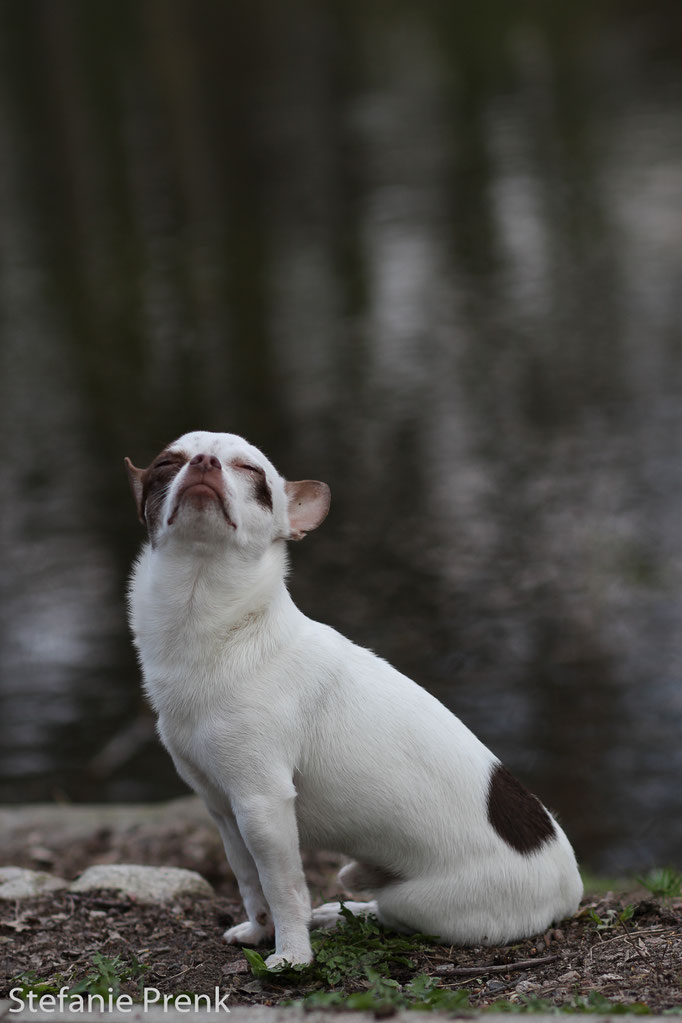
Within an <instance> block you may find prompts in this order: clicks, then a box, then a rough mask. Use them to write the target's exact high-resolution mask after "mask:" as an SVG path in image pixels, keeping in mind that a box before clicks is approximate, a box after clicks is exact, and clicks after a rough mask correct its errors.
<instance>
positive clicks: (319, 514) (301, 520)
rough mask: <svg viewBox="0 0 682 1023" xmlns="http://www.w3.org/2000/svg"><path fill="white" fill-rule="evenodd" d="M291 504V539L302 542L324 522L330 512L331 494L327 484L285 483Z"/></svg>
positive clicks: (317, 482) (312, 482)
mask: <svg viewBox="0 0 682 1023" xmlns="http://www.w3.org/2000/svg"><path fill="white" fill-rule="evenodd" d="M284 489H285V490H286V495H287V500H288V502H289V527H290V533H289V539H290V540H302V539H303V537H304V536H305V535H306V533H309V532H310V531H311V529H317V527H318V526H319V525H320V523H321V522H324V520H325V518H326V517H327V512H328V511H329V504H330V502H331V492H330V490H329V487H328V486H327V484H326V483H320V482H319V481H318V480H298V482H296V483H285V485H284Z"/></svg>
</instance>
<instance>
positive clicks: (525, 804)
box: [488, 764, 556, 854]
mask: <svg viewBox="0 0 682 1023" xmlns="http://www.w3.org/2000/svg"><path fill="white" fill-rule="evenodd" d="M488 821H489V822H490V824H491V825H492V827H493V828H494V829H495V831H496V832H497V834H498V835H499V836H500V838H501V839H502V840H503V841H505V842H506V843H507V845H509V846H511V848H512V849H515V850H516V852H519V853H524V854H528V853H532V852H536V851H537V850H538V849H540V848H541V846H543V845H544V843H545V842H548V841H549V840H550V839H551V838H554V836H555V835H556V830H555V828H554V822H553V820H552V818H551V817H550V816H549V814H548V813H547V811H546V810H545V808H544V806H543V805H542V803H541V802H540V800H539V799H538V798H537V796H534V795H533V794H532V793H530V792H529V791H528V789H527V788H525V787H524V786H523V785H522V784H521V782H520V781H517V779H516V778H515V777H514V775H513V774H512V773H511V772H510V771H508V770H507V768H506V767H504V766H503V765H502V764H495V765H494V766H493V769H492V771H491V774H490V781H489V784H488Z"/></svg>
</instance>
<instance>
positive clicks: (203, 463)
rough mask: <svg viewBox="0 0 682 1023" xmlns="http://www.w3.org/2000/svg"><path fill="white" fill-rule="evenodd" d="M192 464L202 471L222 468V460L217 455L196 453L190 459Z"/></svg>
mask: <svg viewBox="0 0 682 1023" xmlns="http://www.w3.org/2000/svg"><path fill="white" fill-rule="evenodd" d="M189 464H190V465H193V466H194V467H195V468H196V469H201V471H202V472H209V471H210V470H211V469H221V468H222V466H221V464H220V460H219V459H217V458H216V456H215V455H195V456H194V458H191V459H190V463H189Z"/></svg>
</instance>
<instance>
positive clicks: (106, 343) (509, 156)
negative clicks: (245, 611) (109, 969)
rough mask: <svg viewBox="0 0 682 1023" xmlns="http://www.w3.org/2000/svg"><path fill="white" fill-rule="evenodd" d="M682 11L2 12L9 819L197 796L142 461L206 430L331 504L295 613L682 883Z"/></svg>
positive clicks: (1, 758)
mask: <svg viewBox="0 0 682 1023" xmlns="http://www.w3.org/2000/svg"><path fill="white" fill-rule="evenodd" d="M680 12H681V8H680V7H679V5H677V6H676V5H672V4H670V3H668V2H663V0H648V2H647V3H646V4H644V3H641V2H634V0H624V2H622V0H621V2H615V0H613V2H597V3H595V2H594V0H573V2H571V3H570V4H558V3H549V4H547V3H540V2H529V3H525V2H522V3H513V4H510V3H508V2H507V0H484V2H482V3H479V4H463V3H462V4H459V3H456V2H439V0H425V2H422V3H420V4H411V3H405V2H401V0H396V2H392V3H389V2H388V0H386V2H381V0H370V2H360V0H338V2H336V3H333V2H330V3H315V2H312V0H311V2H309V3H306V2H305V0H300V2H299V0H281V2H277V3H272V2H270V3H268V2H266V0H230V2H224V3H218V2H212V0H196V2H189V0H188V2H182V0H172V2H167V0H144V2H139V0H117V2H110V0H103V2H102V0H100V2H98V3H92V2H91V0H69V2H62V3H56V2H53V0H28V2H25V3H5V4H3V5H2V6H0V339H1V346H2V348H1V356H0V358H1V363H0V416H1V417H2V418H1V421H2V438H3V444H2V449H3V450H2V456H1V457H0V488H1V490H2V495H3V517H2V548H1V551H0V556H1V559H2V565H3V572H2V584H1V585H2V609H1V613H0V630H1V635H0V649H1V655H2V681H1V688H0V700H1V702H2V706H1V708H0V801H4V802H21V801H33V800H53V799H57V800H59V799H68V800H74V801H80V800H148V799H157V798H162V797H167V796H171V795H174V794H177V793H179V792H181V791H182V785H181V783H180V782H179V781H178V780H177V779H176V777H175V775H174V772H173V769H172V766H171V764H170V761H169V759H168V757H167V755H166V754H165V753H164V752H163V751H162V749H161V748H160V747H159V746H158V744H156V742H155V740H154V738H153V735H152V734H151V731H150V728H149V725H148V718H146V717H145V710H144V706H143V703H142V699H141V697H140V694H139V685H138V673H137V668H136V664H135V660H134V656H133V653H132V651H131V647H130V643H129V638H128V634H127V628H126V623H125V608H124V590H125V580H126V575H127V572H128V567H129V564H130V561H131V559H132V557H133V556H134V553H135V551H136V548H137V545H138V543H139V542H140V540H141V529H140V527H139V525H138V523H137V522H136V519H135V513H134V508H133V504H132V500H131V498H130V495H129V493H128V489H127V482H126V479H125V475H124V472H123V464H122V460H123V456H124V455H129V456H130V457H131V458H132V460H133V461H134V462H135V463H136V464H138V465H146V464H147V463H148V461H149V460H150V459H151V458H152V457H153V455H154V454H155V453H156V452H157V451H158V450H159V449H160V448H161V447H162V445H163V444H164V443H165V442H166V441H168V440H170V439H172V438H174V437H176V436H178V435H179V434H181V433H183V432H184V431H186V430H188V429H195V428H203V429H217V430H227V431H230V432H237V433H241V434H243V435H245V436H247V437H248V438H249V439H250V440H251V441H252V442H253V443H255V444H257V445H258V446H260V447H262V448H263V449H264V450H265V451H266V452H267V453H268V454H269V455H270V456H271V458H272V459H273V461H274V462H275V464H276V465H278V467H279V468H280V470H281V471H282V472H283V473H284V474H285V475H287V476H288V477H290V478H301V477H313V478H320V479H324V480H326V481H327V482H328V483H329V484H330V486H331V488H332V495H333V501H332V512H331V514H330V517H329V519H328V520H327V522H326V523H325V525H324V527H323V528H322V529H320V530H319V531H318V532H317V533H316V534H313V535H312V536H311V537H310V538H308V539H307V540H306V542H305V543H304V544H300V545H296V548H295V550H293V551H292V555H293V566H294V567H293V577H292V581H291V585H292V590H293V593H294V595H295V598H296V599H297V601H298V602H299V604H300V605H301V606H302V607H303V609H304V610H306V611H307V612H308V613H310V614H312V615H313V616H314V617H318V618H320V619H321V620H324V621H326V622H328V623H330V624H332V625H335V626H336V627H338V628H340V629H341V630H342V631H344V632H345V633H346V634H348V635H350V636H351V637H352V638H353V639H355V640H356V641H358V642H359V643H362V644H365V645H368V646H371V647H372V648H373V649H375V650H376V651H377V652H379V653H380V654H382V655H383V656H385V657H387V658H388V659H389V660H391V661H392V662H393V663H394V664H396V665H397V666H398V667H399V668H401V669H402V670H403V671H405V672H406V673H408V674H409V675H411V676H412V677H414V678H416V679H417V680H418V681H419V682H420V683H422V684H423V685H425V686H427V687H428V688H429V689H431V690H432V691H433V692H435V693H436V694H437V695H438V696H439V697H440V698H441V699H443V700H444V701H445V702H446V703H447V704H448V705H449V706H451V707H452V708H453V709H454V710H455V711H456V712H457V713H458V714H459V715H460V716H461V717H462V718H463V719H464V720H465V722H466V723H467V724H469V726H470V727H471V728H473V730H474V731H475V732H476V733H477V734H478V735H480V736H481V738H482V739H483V740H484V741H486V742H487V743H488V744H489V745H490V746H491V747H492V748H493V749H494V750H495V752H496V753H497V754H498V755H499V756H500V757H501V758H502V759H503V760H504V761H505V762H506V763H507V764H508V766H509V767H510V768H511V769H512V770H514V771H515V772H516V773H517V774H519V775H520V776H521V777H522V778H523V780H524V781H525V782H526V783H527V784H529V785H530V786H531V787H533V789H534V790H535V791H537V792H538V794H540V795H541V796H542V797H543V799H544V800H545V801H546V802H548V804H549V805H550V806H552V807H554V808H555V809H556V810H557V811H558V812H559V815H560V817H561V819H562V821H563V823H564V825H565V827H566V829H567V830H568V832H569V834H570V835H571V837H572V839H573V840H574V843H575V845H576V848H577V850H578V853H579V855H580V857H581V858H582V860H583V861H584V862H585V863H586V864H588V865H589V866H591V867H592V868H593V869H594V870H598V871H610V872H618V871H625V870H634V869H643V868H645V867H646V866H648V865H650V864H653V863H666V862H675V861H676V862H677V863H678V864H679V863H680V862H681V861H682V786H681V785H680V777H681V769H682V743H681V732H682V628H681V623H682V332H681V330H680V321H681V319H682V286H681V285H682V275H681V269H682V267H681V260H680V253H681V249H682V246H681V242H682V214H681V210H682V63H681V60H680V58H681V57H682V36H681V35H680V33H679V29H680V21H681V18H680ZM112 739H114V740H115V741H114V744H113V746H112V745H111V741H112Z"/></svg>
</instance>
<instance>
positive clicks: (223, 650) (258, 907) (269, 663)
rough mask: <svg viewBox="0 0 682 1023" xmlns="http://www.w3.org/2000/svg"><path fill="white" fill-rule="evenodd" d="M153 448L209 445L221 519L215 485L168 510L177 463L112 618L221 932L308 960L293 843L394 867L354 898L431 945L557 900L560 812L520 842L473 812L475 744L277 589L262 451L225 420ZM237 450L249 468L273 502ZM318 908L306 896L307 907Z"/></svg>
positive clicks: (490, 928)
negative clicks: (121, 615) (211, 878)
mask: <svg viewBox="0 0 682 1023" xmlns="http://www.w3.org/2000/svg"><path fill="white" fill-rule="evenodd" d="M170 449H171V450H172V451H181V452H184V453H186V454H187V455H188V456H189V457H192V456H194V455H198V454H205V455H214V456H215V457H217V458H218V459H219V461H220V463H221V466H222V469H221V473H222V480H223V486H224V493H225V500H226V502H227V507H228V509H229V515H230V518H231V519H232V523H233V525H231V524H229V523H228V522H227V521H226V518H225V516H224V515H223V513H222V512H221V511H220V509H219V508H218V507H217V502H208V503H204V504H202V505H201V506H197V505H196V503H194V502H192V501H187V500H186V501H184V502H183V503H181V505H180V510H179V512H178V514H177V515H176V516H175V518H174V520H173V522H172V523H171V524H168V521H167V520H168V518H169V517H170V514H171V509H172V508H173V507H174V502H175V501H176V500H177V494H178V493H179V490H180V488H181V486H182V481H183V479H184V478H185V475H186V472H187V467H186V466H185V467H184V468H183V469H181V471H180V472H179V473H178V475H177V476H176V477H175V479H174V480H173V482H172V484H171V486H170V487H169V490H168V493H167V495H166V497H165V503H164V514H163V517H162V521H161V524H160V526H159V527H158V531H157V534H156V536H155V540H154V546H153V547H152V546H151V545H149V544H148V545H146V546H145V547H144V548H143V550H142V552H141V554H140V556H139V558H138V560H137V563H136V565H135V567H134V571H133V575H132V580H131V584H130V595H129V599H130V621H131V626H132V630H133V633H134V636H135V643H136V646H137V648H138V651H139V657H140V661H141V665H142V670H143V674H144V685H145V689H146V692H147V695H148V697H149V699H150V701H151V703H152V705H153V707H154V710H155V711H156V713H157V715H158V728H159V734H160V736H161V739H162V740H163V742H164V744H165V745H166V747H167V749H168V751H169V752H170V754H171V756H172V757H173V760H174V762H175V765H176V767H177V770H178V772H179V774H180V775H181V776H182V777H183V778H184V779H185V781H186V782H187V783H188V784H189V785H191V786H192V787H193V788H194V789H195V790H196V791H197V792H198V793H199V794H200V795H201V796H202V798H203V799H204V800H205V802H206V804H207V806H208V808H209V810H210V811H211V813H212V815H213V817H214V819H215V820H216V823H217V825H218V827H219V829H220V832H221V835H222V838H223V841H224V845H225V851H226V854H227V857H228V860H229V862H230V865H231V867H232V869H233V871H234V873H235V875H236V877H237V881H238V883H239V888H240V892H241V894H242V898H243V901H244V906H245V910H246V914H247V917H248V921H247V922H246V923H243V924H239V925H237V926H236V927H232V928H230V930H228V931H227V933H226V940H228V941H234V942H239V943H242V942H243V943H248V942H258V941H260V940H262V939H264V938H266V937H268V936H269V935H271V934H272V929H273V924H274V931H275V937H276V953H275V955H273V956H271V957H270V959H269V960H268V962H269V964H270V965H273V964H275V963H278V962H281V961H282V960H283V959H286V960H288V961H289V962H292V963H300V962H309V961H310V959H311V950H310V941H309V936H308V927H309V926H310V923H311V907H310V898H309V895H308V890H307V886H306V882H305V878H304V874H303V869H302V866H301V857H300V852H299V849H300V847H301V846H305V847H311V848H325V849H331V850H334V851H337V852H340V853H344V854H346V855H348V856H350V857H352V858H353V859H354V860H358V861H359V862H360V864H372V865H374V866H378V867H381V868H384V869H386V870H387V871H389V872H391V873H392V874H394V875H397V876H398V877H399V878H400V880H398V881H396V882H394V883H389V884H386V885H385V886H380V887H379V888H378V889H377V890H375V891H374V892H370V894H373V895H374V897H375V899H376V903H370V904H369V909H370V910H374V911H376V912H377V913H378V915H379V917H380V919H381V920H383V921H384V922H385V923H386V924H387V925H389V926H392V927H397V928H401V929H405V930H419V931H425V932H427V933H430V934H436V935H440V937H441V938H442V939H443V940H444V941H447V942H452V943H457V944H480V943H488V944H496V943H502V942H507V941H510V940H512V939H517V938H521V937H524V936H528V935H532V934H535V933H537V932H539V931H542V930H543V929H544V928H546V927H547V926H549V925H550V924H551V923H552V922H553V921H556V920H559V919H561V918H563V917H565V916H568V915H570V914H572V913H573V912H574V911H575V910H576V908H577V906H578V903H579V899H580V895H581V891H582V885H581V882H580V878H579V874H578V871H577V867H576V863H575V857H574V855H573V851H572V849H571V847H570V845H569V843H568V840H567V839H566V837H565V835H564V833H563V831H561V829H560V828H559V826H558V825H556V835H555V837H553V838H551V839H550V840H549V841H548V842H547V843H546V844H545V845H544V846H542V848H540V849H539V850H538V851H536V852H533V853H532V854H530V855H522V854H521V853H518V852H515V851H514V849H512V848H511V847H510V846H509V845H508V844H507V843H506V842H505V841H504V840H503V839H502V838H500V837H499V836H498V834H497V833H496V831H495V830H494V829H493V828H492V827H491V825H490V824H489V822H488V819H487V803H486V800H487V791H488V781H489V776H490V772H491V770H492V768H493V767H494V765H495V764H497V762H498V761H497V759H496V758H495V757H494V756H493V754H492V753H491V752H490V751H489V750H488V749H487V748H486V747H485V746H484V745H483V744H482V743H481V742H479V740H478V739H477V738H476V737H475V736H474V735H473V734H472V733H471V732H470V731H469V730H468V729H467V728H466V727H465V726H464V725H463V724H462V722H461V721H459V719H458V718H456V717H455V716H454V715H453V714H451V713H450V711H448V710H447V709H446V708H445V707H444V706H443V705H442V704H441V703H439V702H438V700H436V699H435V698H434V697H433V696H431V695H430V694H429V693H427V692H426V691H425V690H424V689H422V688H420V687H419V686H418V685H416V683H414V682H413V681H411V680H410V679H408V678H406V677H405V676H404V675H402V674H400V673H399V672H398V671H396V670H395V669H393V668H392V667H390V665H389V664H387V663H386V662H385V661H383V660H381V658H379V657H376V656H375V655H374V654H373V653H371V652H370V651H368V650H364V649H361V648H359V647H357V646H355V645H354V644H353V643H351V642H350V641H349V640H347V639H345V638H344V637H343V636H341V635H340V634H339V633H337V632H335V631H334V630H333V629H331V628H329V627H327V626H326V625H321V624H319V623H318V622H314V621H312V620H311V619H309V618H307V617H306V616H305V615H304V614H302V613H301V611H299V610H298V609H297V608H296V606H295V605H294V604H293V602H292V600H291V598H290V596H289V594H288V592H287V589H286V586H285V571H286V539H287V538H288V537H290V536H291V535H292V533H294V535H299V534H298V533H296V531H295V530H293V529H292V526H291V524H290V520H289V513H290V509H289V508H288V503H287V492H286V491H285V482H284V480H283V479H282V478H281V477H280V476H279V475H278V473H277V472H276V470H275V469H274V467H273V466H272V465H271V463H270V462H269V461H268V460H267V459H266V458H265V457H264V456H263V455H262V454H261V452H260V451H258V450H257V449H256V448H253V447H252V446H251V445H249V444H247V442H246V441H244V440H243V439H242V438H240V437H237V436H235V435H233V434H211V433H191V434H186V435H185V436H183V437H181V438H180V439H179V440H178V441H176V442H175V443H174V444H173V445H171V448H170ZM240 461H247V462H249V463H251V464H252V465H257V466H260V467H262V468H263V469H264V471H265V473H266V477H267V481H268V483H269V486H270V488H271V490H272V501H273V510H272V512H270V511H269V510H268V509H267V508H266V507H263V505H262V503H258V502H256V501H255V500H254V497H253V489H252V485H251V478H250V476H249V474H248V472H245V471H244V470H243V469H241V468H237V467H235V464H238V463H239V462H240ZM135 471H136V472H139V470H135ZM304 511H305V509H304ZM311 517H312V518H313V519H314V518H315V513H314V510H313V512H312V513H311ZM317 517H319V514H318V516H317ZM322 517H323V516H322ZM308 528H314V524H313V525H309V526H308ZM354 871H355V874H356V876H357V874H361V873H362V871H361V869H359V868H358V869H357V870H356V868H354V867H351V868H348V867H347V868H344V871H342V875H343V874H344V873H345V876H346V878H347V879H349V880H352V878H353V873H354ZM341 879H342V880H343V877H342V878H341ZM363 905H364V904H358V905H357V906H355V909H356V910H357V911H360V912H361V911H362V910H363ZM365 908H367V907H365ZM337 912H338V906H333V905H330V906H328V907H321V908H320V909H319V910H317V911H314V912H313V914H312V918H313V923H315V925H330V924H332V923H333V922H334V921H335V920H336V918H337Z"/></svg>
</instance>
